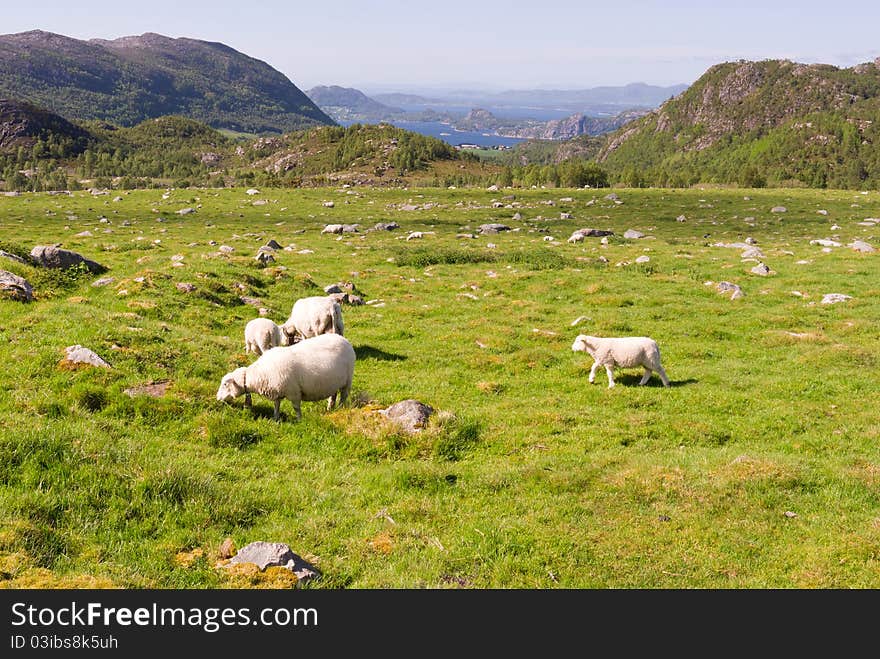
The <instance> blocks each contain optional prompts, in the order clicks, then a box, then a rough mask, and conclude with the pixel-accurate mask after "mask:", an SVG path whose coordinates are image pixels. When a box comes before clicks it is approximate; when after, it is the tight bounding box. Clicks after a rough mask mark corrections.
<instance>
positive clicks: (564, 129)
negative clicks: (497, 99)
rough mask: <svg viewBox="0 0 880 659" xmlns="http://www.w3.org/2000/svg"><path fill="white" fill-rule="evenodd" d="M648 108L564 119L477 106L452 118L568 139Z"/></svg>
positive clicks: (515, 133)
mask: <svg viewBox="0 0 880 659" xmlns="http://www.w3.org/2000/svg"><path fill="white" fill-rule="evenodd" d="M647 112H648V111H647V110H626V111H624V112H620V113H618V114H616V115H614V116H611V117H588V116H587V115H584V114H573V115H571V116H569V117H565V118H563V119H551V120H550V121H537V120H533V119H520V120H513V119H501V118H499V117H496V116H495V115H494V114H492V113H491V112H489V111H488V110H484V109H482V108H474V109H473V110H471V111H470V112H469V113H468V114H467V115H466V116H465V117H464V118H462V119H458V120H455V121H453V122H452V125H453V127H454V128H456V129H457V130H466V131H475V132H483V131H492V132H493V133H495V134H496V135H500V136H502V137H519V138H526V139H537V140H568V139H571V138H573V137H577V136H578V135H601V134H603V133H608V132H610V131H613V130H616V129H617V128H619V127H620V126H622V125H624V124H625V123H627V122H629V121H632V120H633V119H636V118H638V117H641V116H644V115H645V114H647Z"/></svg>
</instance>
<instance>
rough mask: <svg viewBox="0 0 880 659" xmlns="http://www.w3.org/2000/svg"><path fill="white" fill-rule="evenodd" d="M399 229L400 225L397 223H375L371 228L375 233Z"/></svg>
mask: <svg viewBox="0 0 880 659" xmlns="http://www.w3.org/2000/svg"><path fill="white" fill-rule="evenodd" d="M399 228H400V225H399V224H398V223H397V222H377V223H376V224H375V225H374V226H373V229H374V230H376V231H394V230H395V229H399Z"/></svg>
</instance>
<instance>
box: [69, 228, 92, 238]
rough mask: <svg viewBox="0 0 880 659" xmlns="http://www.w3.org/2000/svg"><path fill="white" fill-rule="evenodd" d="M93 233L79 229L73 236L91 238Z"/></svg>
mask: <svg viewBox="0 0 880 659" xmlns="http://www.w3.org/2000/svg"><path fill="white" fill-rule="evenodd" d="M93 235H94V234H93V233H92V232H91V231H89V230H88V229H86V230H85V231H80V232H79V233H75V234H73V237H74V238H91V237H92V236H93Z"/></svg>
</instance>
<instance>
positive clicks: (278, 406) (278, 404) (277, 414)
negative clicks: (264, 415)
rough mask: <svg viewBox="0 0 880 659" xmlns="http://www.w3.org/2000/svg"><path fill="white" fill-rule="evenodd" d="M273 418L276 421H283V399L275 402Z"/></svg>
mask: <svg viewBox="0 0 880 659" xmlns="http://www.w3.org/2000/svg"><path fill="white" fill-rule="evenodd" d="M272 418H273V419H274V420H275V421H279V420H280V419H281V399H280V398H278V399H277V400H276V401H275V414H274V415H272Z"/></svg>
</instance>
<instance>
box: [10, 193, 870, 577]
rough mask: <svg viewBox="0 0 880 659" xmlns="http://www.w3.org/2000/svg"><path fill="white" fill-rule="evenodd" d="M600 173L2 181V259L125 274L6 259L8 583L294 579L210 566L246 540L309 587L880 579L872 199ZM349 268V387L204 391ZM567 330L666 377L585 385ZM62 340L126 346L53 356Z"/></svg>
mask: <svg viewBox="0 0 880 659" xmlns="http://www.w3.org/2000/svg"><path fill="white" fill-rule="evenodd" d="M610 192H612V191H611V190H588V189H577V190H571V189H568V190H565V189H546V190H511V189H503V190H498V191H490V190H483V189H467V190H466V189H458V190H454V189H449V190H447V189H427V188H426V189H409V190H384V189H362V188H325V189H311V190H306V189H290V190H288V189H285V190H279V189H270V190H261V191H260V194H255V195H247V194H245V191H244V190H243V189H227V190H202V189H199V190H195V189H183V190H170V191H165V190H147V191H133V192H129V193H123V192H120V193H118V194H119V195H120V196H121V199H120V200H119V201H114V198H115V196H116V194H117V193H116V192H114V191H111V192H110V194H108V195H101V196H93V195H92V194H90V193H89V192H74V193H72V195H70V196H67V195H48V194H24V195H21V196H19V197H0V249H3V250H5V251H7V252H15V251H17V252H19V253H22V252H23V253H25V254H26V253H27V252H29V251H30V249H31V248H32V247H33V246H34V245H38V244H39V245H42V244H55V243H61V244H62V247H64V248H66V249H70V250H74V251H76V252H79V253H80V254H82V255H84V256H86V257H87V258H90V259H93V260H95V261H97V262H99V263H101V264H103V265H105V266H107V267H108V268H109V269H108V271H107V272H106V273H104V274H102V275H93V274H89V273H86V272H83V271H69V272H59V271H51V270H46V269H44V268H36V267H32V266H30V265H22V264H20V263H17V262H15V261H14V260H11V259H4V258H2V257H0V269H5V270H8V271H10V272H13V273H15V274H18V275H20V276H23V277H25V278H27V279H28V280H29V281H30V282H31V284H33V286H34V293H35V296H36V299H35V300H34V301H32V302H29V303H24V302H17V301H12V300H8V299H0V362H2V371H0V373H2V375H0V586H4V587H15V588H46V587H53V588H54V587H83V586H85V587H108V588H109V587H113V588H229V587H245V588H249V587H283V586H289V585H290V583H289V582H285V581H283V580H282V581H281V582H279V581H273V580H272V579H270V578H264V577H262V576H261V575H253V574H251V575H244V576H242V575H230V574H228V572H227V571H224V570H223V569H218V568H217V567H216V563H217V561H218V558H219V556H218V551H219V547H220V545H221V543H222V542H223V541H224V539H225V538H227V537H229V538H232V539H233V541H234V543H235V544H236V546H237V547H239V548H240V547H242V546H244V545H246V544H248V543H249V542H252V541H256V540H264V541H268V542H283V543H286V544H288V545H289V546H290V548H291V549H292V550H293V551H294V552H296V553H298V554H300V555H301V556H303V557H304V558H306V559H307V560H308V561H310V562H311V563H312V564H313V565H315V566H317V567H318V568H319V569H320V571H321V576H320V577H319V578H317V579H314V580H311V581H309V582H307V583H303V584H301V586H302V587H304V588H316V589H345V588H360V589H364V588H435V589H436V588H475V589H483V588H518V589H523V588H528V589H532V588H577V589H583V588H591V589H597V588H752V589H754V588H877V587H880V451H878V439H880V420H878V413H877V410H878V403H880V397H878V393H877V391H878V389H877V370H878V367H880V327H878V323H877V319H878V318H880V255H878V254H877V253H862V252H858V251H855V250H854V249H852V248H850V247H848V244H849V243H851V242H852V241H853V240H856V239H858V240H864V241H866V242H868V243H870V244H873V245H874V246H875V247H880V228H878V227H877V225H876V224H875V223H872V222H865V220H866V219H869V218H880V193H878V192H877V191H871V192H869V193H867V194H862V193H861V192H859V191H816V190H788V189H786V190H724V189H703V190H700V189H692V190H655V189H651V190H631V189H617V190H614V191H613V192H614V193H615V194H617V195H618V197H619V199H618V201H619V202H622V203H616V202H615V201H614V200H610V199H607V198H606V195H607V194H608V193H610ZM511 196H513V198H511ZM328 201H333V206H332V207H329V206H327V205H325V202H328ZM255 202H265V203H259V204H258V205H255ZM776 206H784V207H785V208H786V211H785V212H784V213H773V212H771V209H772V208H773V207H776ZM184 208H192V209H194V212H191V213H189V214H186V215H180V214H178V213H177V211H179V210H181V209H184ZM820 210H823V211H827V214H820V213H819V212H818V211H820ZM517 213H518V214H519V219H514V217H515V214H517ZM681 216H683V218H682V221H679V219H677V218H680V217H681ZM102 218H103V219H104V220H106V221H102ZM159 218H161V221H160V219H159ZM379 222H396V223H398V224H399V225H400V228H398V229H395V230H390V231H388V230H370V231H368V229H371V228H372V227H373V226H374V225H375V224H376V223H379ZM332 223H344V224H355V223H356V224H358V225H359V231H358V232H355V233H344V234H330V233H322V230H323V229H324V227H325V226H326V225H328V224H332ZM487 223H503V224H505V225H507V226H508V227H510V228H511V229H512V230H511V231H502V232H500V233H496V234H488V235H483V234H480V233H479V232H478V229H479V227H480V225H483V224H487ZM585 227H590V228H595V229H599V230H606V231H612V232H613V235H610V236H607V240H606V243H607V244H603V243H602V242H601V241H602V238H600V237H586V238H584V239H583V241H582V242H571V243H570V242H568V238H569V236H570V235H571V234H572V232H573V231H575V230H577V229H581V228H585ZM628 229H633V230H636V231H638V232H641V233H643V234H644V237H641V238H633V239H627V238H624V233H625V232H626V231H627V230H628ZM412 231H419V232H422V234H421V237H420V238H413V239H411V240H407V239H406V238H407V236H408V235H409V234H410V232H412ZM82 232H89V233H90V234H91V235H88V234H86V235H82V236H77V234H81V233H82ZM471 235H473V236H475V237H468V236H471ZM746 238H752V239H753V242H754V247H757V248H758V249H760V251H761V253H762V256H761V257H760V258H758V259H757V260H748V259H746V260H744V259H742V258H741V257H742V252H743V249H742V248H736V247H720V246H715V244H716V243H740V242H743V241H745V240H746ZM815 239H832V240H834V241H835V242H837V243H839V244H840V246H832V247H823V246H822V245H819V244H811V242H810V241H811V240H815ZM269 240H275V241H277V243H279V244H280V245H281V246H282V247H283V248H286V249H280V250H276V251H275V252H274V253H273V256H274V259H275V261H274V262H273V263H269V264H268V265H265V266H264V265H263V264H261V263H259V262H257V261H255V259H254V257H255V255H256V254H257V252H258V249H259V248H260V246H261V245H265V244H266V243H267V242H268V241H269ZM221 247H231V248H233V250H232V251H229V250H228V249H227V250H225V251H221V249H220V248H221ZM642 256H647V257H648V259H649V260H647V261H644V262H636V259H637V258H638V257H642ZM758 261H760V262H763V263H764V264H766V265H767V266H768V268H769V269H770V273H769V274H767V275H766V276H761V275H758V274H753V273H752V272H751V269H752V268H753V267H755V266H756V265H757V262H758ZM102 277H112V278H113V280H112V281H111V282H109V283H106V284H104V285H102V286H95V285H94V284H95V282H96V280H98V279H100V278H102ZM722 281H726V282H730V283H731V284H734V285H737V286H739V287H740V288H741V290H742V293H743V296H742V297H741V298H739V299H733V300H731V299H730V297H731V295H730V292H729V291H728V292H726V293H724V292H719V290H718V288H717V287H716V284H717V283H718V282H722ZM334 283H346V284H347V283H350V284H351V285H352V290H353V291H354V293H355V294H357V295H358V296H360V297H361V298H362V300H363V301H364V302H365V304H361V305H351V304H344V305H343V317H344V321H345V336H346V338H348V339H349V340H350V341H351V343H352V344H353V346H354V347H355V351H356V354H357V362H356V366H355V373H354V384H353V391H352V396H351V398H350V400H349V401H348V404H347V405H345V406H344V407H342V408H340V409H337V410H334V411H331V412H329V413H328V412H327V411H326V409H325V406H324V404H323V403H304V404H303V418H302V420H300V421H296V420H295V418H294V413H293V408H292V406H291V405H290V403H289V402H288V401H285V402H283V403H282V405H281V411H282V413H283V419H282V421H281V422H280V423H276V422H274V421H273V420H272V409H273V406H272V404H271V403H270V402H269V401H267V400H265V399H263V398H261V397H260V396H258V395H255V396H254V397H253V402H254V408H253V409H252V410H248V409H247V408H246V407H245V406H244V405H243V401H242V399H238V400H236V401H235V402H233V403H231V404H224V403H220V402H218V401H217V400H216V399H215V394H216V391H217V387H218V385H219V383H220V379H221V377H222V376H223V374H225V373H227V372H229V371H231V370H233V369H234V368H236V367H237V366H242V365H246V364H248V363H250V361H252V360H253V356H252V355H248V354H246V353H245V351H244V339H243V330H244V326H245V324H246V323H247V321H248V320H250V319H252V318H255V317H257V315H258V314H259V311H258V308H259V307H262V308H264V309H265V310H267V311H266V313H267V317H269V318H271V319H273V320H275V321H276V322H278V323H282V322H284V320H285V319H286V318H287V315H288V314H289V313H290V309H291V306H292V305H293V303H294V301H295V300H296V299H297V298H299V297H304V296H307V295H320V294H322V293H323V289H324V287H325V286H327V285H330V284H334ZM178 284H181V285H184V284H191V286H178ZM832 293H839V294H843V295H847V296H850V298H848V299H845V300H844V301H842V302H838V303H836V304H823V303H822V300H823V296H824V295H826V294H832ZM242 298H244V300H243V299H242ZM577 319H580V320H579V322H578V323H577V324H574V325H573V323H574V321H575V320H577ZM581 333H584V334H592V335H596V336H626V335H645V336H650V337H652V338H654V339H655V340H656V341H657V342H658V344H659V346H660V350H661V354H662V359H663V366H664V367H665V369H666V373H667V374H668V376H669V378H670V380H671V385H672V386H671V387H669V388H664V387H663V386H661V384H660V382H659V380H658V379H657V378H656V376H655V377H653V378H652V379H651V381H650V382H649V383H648V384H647V385H646V386H644V387H639V386H637V383H638V381H639V379H640V378H641V370H639V369H631V370H623V371H619V372H618V373H616V375H615V379H616V381H617V386H616V387H614V388H613V389H609V388H607V380H606V377H605V374H604V372H603V371H602V370H601V369H600V371H599V373H598V374H597V378H596V383H595V384H593V385H590V384H588V383H587V376H588V374H589V370H590V367H591V365H592V360H591V359H590V358H589V356H588V355H587V354H585V353H583V352H573V351H572V350H571V344H572V341H573V340H574V338H575V336H577V335H578V334H581ZM75 344H79V345H82V346H85V347H87V348H90V349H92V350H94V351H95V352H96V353H97V354H98V355H100V356H101V357H102V358H103V359H105V360H106V361H107V362H108V363H109V364H110V365H111V368H109V369H103V368H95V367H84V368H68V367H65V366H64V365H63V364H60V362H61V360H62V359H63V357H64V348H65V347H67V346H70V345H75ZM151 383H152V384H154V385H155V383H159V385H160V387H159V389H160V392H161V391H162V389H163V388H164V393H162V394H161V395H158V396H153V395H147V394H144V393H141V394H139V393H137V392H136V391H130V392H127V390H132V388H137V387H143V386H144V385H148V384H151ZM408 398H414V399H417V400H419V401H422V402H424V403H427V404H428V405H430V406H432V407H433V408H434V410H435V414H434V415H433V416H432V420H431V421H430V422H429V424H428V426H427V427H426V428H424V429H423V430H421V431H420V432H417V433H413V434H409V433H406V432H404V431H402V430H398V429H396V428H394V427H393V426H391V425H389V424H388V423H387V422H386V421H385V420H384V418H383V417H381V415H379V414H378V410H379V409H382V408H385V407H388V406H389V405H391V404H392V403H395V402H397V401H400V400H403V399H408ZM273 578H277V575H275V577H273Z"/></svg>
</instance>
